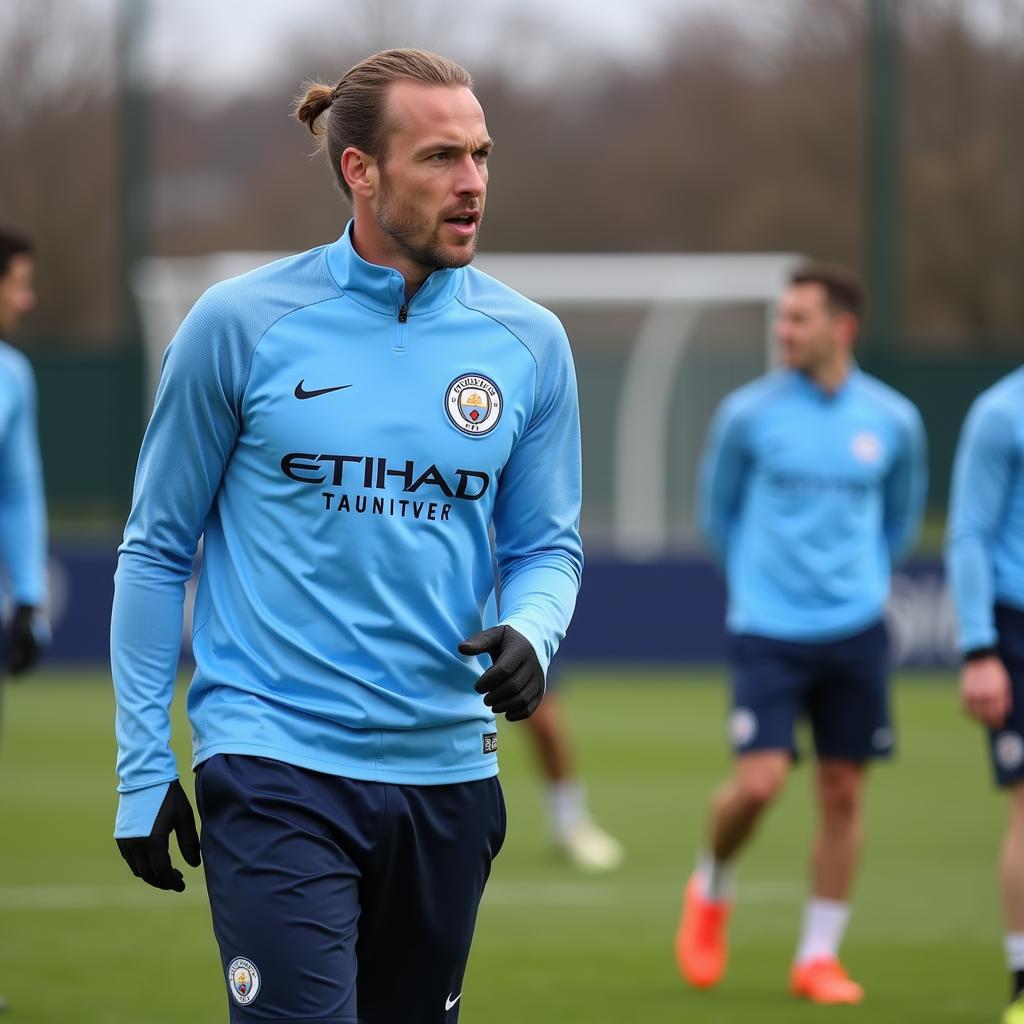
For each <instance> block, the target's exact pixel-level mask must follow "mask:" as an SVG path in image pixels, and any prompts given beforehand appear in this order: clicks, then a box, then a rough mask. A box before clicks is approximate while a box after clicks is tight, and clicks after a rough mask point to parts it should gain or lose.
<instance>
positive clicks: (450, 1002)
mask: <svg viewBox="0 0 1024 1024" xmlns="http://www.w3.org/2000/svg"><path fill="white" fill-rule="evenodd" d="M461 998H462V993H461V992H460V993H459V994H458V995H457V996H456V997H455V998H454V999H452V994H451V992H449V993H448V998H447V999H446V1000H445V1001H444V1008H445V1010H450V1009H451V1008H452V1007H453V1006H454V1005H455V1004H456V1003H457V1002H458V1001H459V1000H460V999H461Z"/></svg>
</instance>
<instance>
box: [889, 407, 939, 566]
mask: <svg viewBox="0 0 1024 1024" xmlns="http://www.w3.org/2000/svg"><path fill="white" fill-rule="evenodd" d="M898 429H899V431H900V445H899V448H898V450H897V453H896V457H895V458H894V459H893V464H892V466H891V467H890V469H889V473H888V475H887V477H886V481H885V511H884V529H885V539H886V543H887V545H888V547H889V558H890V561H891V562H892V563H893V564H894V565H895V564H897V563H898V562H900V561H901V560H902V559H903V558H905V557H906V556H907V555H908V554H909V553H910V550H911V548H912V547H913V544H914V541H915V540H916V539H917V535H918V532H919V531H920V529H921V519H922V517H923V516H924V506H925V499H926V498H927V496H928V445H927V440H926V438H925V432H924V424H923V423H922V422H921V414H920V413H919V412H918V411H917V407H916V406H914V405H912V404H911V403H910V402H907V403H906V406H905V407H904V408H903V409H902V410H901V415H900V417H899V421H898Z"/></svg>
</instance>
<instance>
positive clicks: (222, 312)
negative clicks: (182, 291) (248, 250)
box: [186, 246, 341, 344]
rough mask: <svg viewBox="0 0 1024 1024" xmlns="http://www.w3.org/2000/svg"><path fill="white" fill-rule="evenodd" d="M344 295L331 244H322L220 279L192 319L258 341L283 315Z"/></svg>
mask: <svg viewBox="0 0 1024 1024" xmlns="http://www.w3.org/2000/svg"><path fill="white" fill-rule="evenodd" d="M340 294H341V291H340V289H339V288H338V286H337V284H335V282H334V279H333V278H332V277H331V275H330V272H329V270H328V268H327V259H326V246H320V247H318V248H316V249H310V250H308V251H307V252H302V253H298V254H297V255H294V256H286V257H284V258H283V259H279V260H275V261H274V262H273V263H267V264H264V265H263V266H262V267H257V268H256V269H255V270H250V271H249V272H248V273H246V274H240V275H239V276H237V277H231V278H228V279H226V280H224V281H220V282H218V283H217V284H215V285H213V286H212V287H210V288H208V289H207V290H206V291H205V292H204V293H203V295H202V296H201V297H200V298H199V300H198V301H197V302H196V304H195V306H193V307H192V311H191V312H190V313H189V316H188V318H187V319H186V323H188V322H189V321H191V322H193V323H196V322H198V323H199V324H201V325H203V326H204V327H213V328H219V329H220V331H222V332H223V331H227V332H229V333H235V332H240V333H241V334H243V335H244V336H245V338H247V339H248V340H249V341H250V342H251V343H252V344H255V343H256V342H257V341H258V340H259V338H260V337H262V335H263V334H265V333H266V331H267V330H268V329H269V328H270V327H271V326H272V325H273V324H274V323H276V322H277V321H278V320H280V319H281V318H282V317H283V316H287V315H288V314H289V313H291V312H294V311H295V310H298V309H302V308H303V307H305V306H309V305H313V304H314V303H316V302H322V301H324V300H325V299H331V298H336V297H337V296H339V295H340Z"/></svg>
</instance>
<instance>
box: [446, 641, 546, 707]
mask: <svg viewBox="0 0 1024 1024" xmlns="http://www.w3.org/2000/svg"><path fill="white" fill-rule="evenodd" d="M459 653H460V654H489V655H490V656H491V661H492V662H493V664H492V665H491V667H490V668H489V669H487V671H486V672H484V674H483V675H482V676H481V677H480V678H479V679H478V680H477V681H476V692H477V693H483V694H485V695H486V696H485V697H484V703H485V704H486V705H487V706H488V707H489V708H490V709H491V710H492V711H493V712H494V713H495V714H496V715H501V714H504V716H505V717H506V718H507V719H508V721H510V722H521V721H522V720H523V719H524V718H529V717H530V715H532V714H533V713H534V711H536V710H537V706H538V705H539V704H540V701H541V698H542V697H543V696H544V670H543V669H542V668H541V667H540V662H539V661H538V660H537V652H536V651H535V650H534V649H533V645H532V644H531V643H530V641H529V640H527V639H526V637H525V636H523V634H522V633H517V632H516V631H515V630H514V629H513V628H512V627H511V626H493V627H492V628H491V629H485V630H484V631H483V632H482V633H477V634H476V636H471V637H470V638H469V639H468V640H463V641H462V643H461V644H459Z"/></svg>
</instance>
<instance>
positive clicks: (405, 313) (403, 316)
mask: <svg viewBox="0 0 1024 1024" xmlns="http://www.w3.org/2000/svg"><path fill="white" fill-rule="evenodd" d="M408 319H409V303H408V302H406V303H403V305H402V308H401V309H400V310H399V311H398V322H399V323H400V324H404V323H405V322H406V321H407V320H408Z"/></svg>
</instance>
